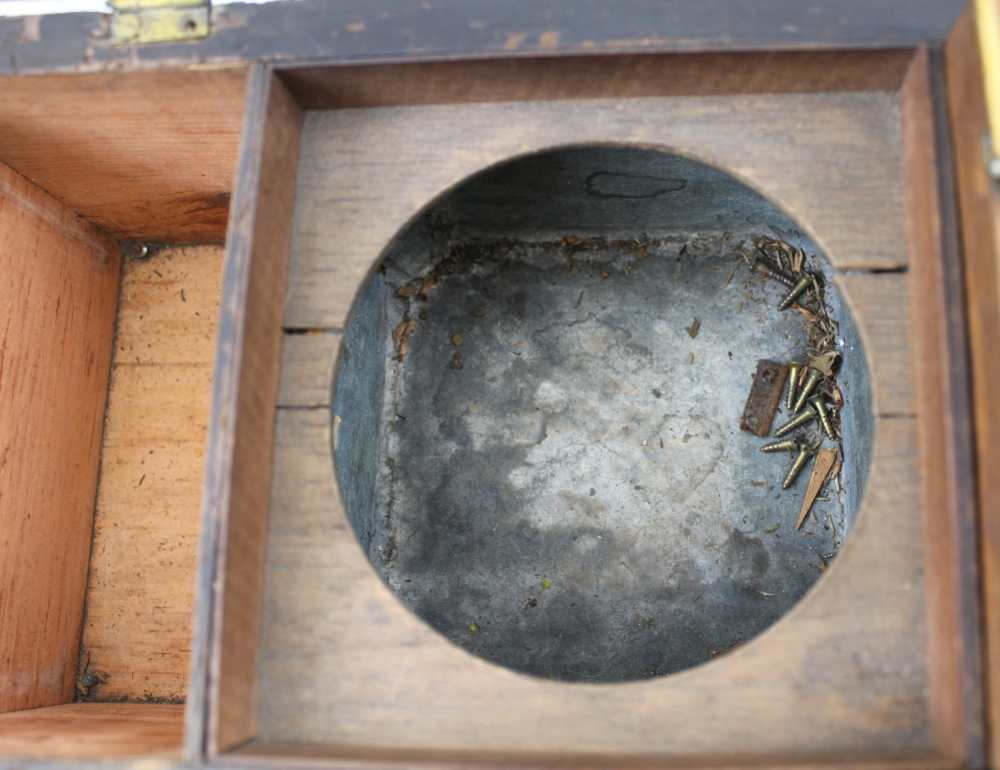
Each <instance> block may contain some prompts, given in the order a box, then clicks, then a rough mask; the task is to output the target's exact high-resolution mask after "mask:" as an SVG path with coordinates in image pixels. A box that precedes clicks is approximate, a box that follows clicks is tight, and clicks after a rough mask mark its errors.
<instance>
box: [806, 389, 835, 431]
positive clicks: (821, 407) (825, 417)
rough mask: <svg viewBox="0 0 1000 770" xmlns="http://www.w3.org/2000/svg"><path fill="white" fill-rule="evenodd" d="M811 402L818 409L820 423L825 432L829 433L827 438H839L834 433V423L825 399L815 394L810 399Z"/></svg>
mask: <svg viewBox="0 0 1000 770" xmlns="http://www.w3.org/2000/svg"><path fill="white" fill-rule="evenodd" d="M809 403H810V404H812V407H813V409H815V410H816V416H817V417H819V424H820V425H822V426H823V432H824V433H825V434H826V435H827V438H832V439H835V438H837V437H836V436H835V435H834V433H833V425H832V424H831V423H830V413H829V412H828V411H827V408H826V404H825V403H823V399H822V398H820V397H819V396H813V397H812V398H810V399H809Z"/></svg>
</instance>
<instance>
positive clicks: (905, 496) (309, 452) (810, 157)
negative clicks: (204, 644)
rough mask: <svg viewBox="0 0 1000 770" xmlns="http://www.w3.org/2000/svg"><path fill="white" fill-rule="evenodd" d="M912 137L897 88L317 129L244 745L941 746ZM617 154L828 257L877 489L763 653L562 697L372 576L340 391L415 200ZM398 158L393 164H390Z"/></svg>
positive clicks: (378, 120) (452, 111)
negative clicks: (727, 187) (362, 544)
mask: <svg viewBox="0 0 1000 770" xmlns="http://www.w3.org/2000/svg"><path fill="white" fill-rule="evenodd" d="M776 114H780V115H781V116H783V121H776V120H773V119H771V118H769V117H768V116H773V115H776ZM731 116H732V117H731ZM736 116H738V118H737V117H736ZM737 120H738V123H739V129H737V126H736V122H737ZM899 120H900V116H899V112H898V106H897V102H896V100H895V97H894V96H892V95H890V94H880V93H875V94H832V95H831V94H828V95H766V96H765V95H761V96H755V97H746V96H740V97H729V98H722V97H712V98H688V97H676V98H673V97H672V98H667V99H662V100H660V99H648V100H647V99H642V100H635V101H630V102H622V103H619V102H612V101H607V102H605V101H601V100H595V101H590V100H583V101H579V102H566V103H547V104H522V105H504V106H503V107H499V106H496V107H495V106H493V105H473V106H466V107H464V108H462V109H461V110H458V109H457V108H452V107H424V108H377V109H371V110H343V111H334V112H329V113H316V114H310V115H309V116H308V118H307V122H306V127H305V131H304V136H303V160H302V164H301V169H302V170H301V173H300V183H299V188H298V197H297V201H296V209H297V210H296V224H295V241H294V248H293V258H292V260H293V262H292V268H291V287H292V289H291V296H290V299H289V302H288V304H287V306H286V314H285V324H286V327H289V328H291V329H293V330H294V329H302V330H312V331H313V332H314V333H312V334H301V333H296V334H286V337H285V341H286V346H287V347H286V353H285V358H284V364H283V366H284V371H283V388H282V391H281V405H282V407H285V408H280V409H279V410H278V418H277V420H278V421H277V433H276V444H275V467H274V479H273V485H272V498H271V511H272V516H271V522H270V525H269V531H268V543H267V549H268V562H267V576H268V577H267V582H266V598H265V602H266V603H265V615H264V622H263V624H262V635H261V647H260V652H259V655H260V657H259V668H258V675H259V686H260V688H261V689H262V690H263V691H266V692H267V693H268V697H267V698H263V699H260V700H259V702H258V733H257V738H256V741H255V744H253V745H255V746H257V747H259V748H260V751H261V753H266V751H267V748H266V747H267V746H268V745H275V746H284V747H288V746H299V747H301V748H302V749H303V751H304V752H306V753H310V754H312V755H314V756H322V755H324V754H325V755H327V756H339V755H340V754H341V753H342V752H345V751H346V752H348V754H349V753H350V752H351V751H362V750H370V751H372V752H374V753H375V755H376V756H377V755H378V752H379V751H388V752H392V751H400V752H403V751H406V752H416V754H415V756H419V754H420V752H457V753H458V755H459V756H464V757H466V758H468V757H471V756H473V753H474V754H475V756H482V755H483V753H486V754H487V755H488V754H489V753H490V752H498V753H502V754H504V755H505V756H507V757H528V756H536V757H537V756H542V757H548V758H550V759H551V757H552V756H553V755H555V754H556V753H559V752H563V751H565V750H566V747H568V746H571V747H573V750H574V751H576V752H578V753H579V754H580V755H582V756H592V757H593V756H609V755H614V756H621V755H623V754H630V753H631V754H636V753H638V754H640V755H642V756H645V757H647V758H648V757H652V756H665V755H670V756H689V755H693V754H694V753H699V754H702V753H707V754H712V755H724V756H741V757H749V756H756V757H761V756H767V755H771V756H773V755H776V754H781V755H782V756H788V755H794V756H823V755H831V756H832V755H837V754H843V753H844V752H851V753H852V754H856V755H876V756H885V755H890V754H893V753H896V752H907V753H908V754H919V753H921V752H926V751H930V750H931V749H932V738H931V731H930V725H929V721H928V719H929V717H928V714H929V704H928V700H927V695H926V688H927V685H928V666H929V663H928V658H927V645H926V637H925V634H926V630H927V617H926V611H927V607H926V603H925V599H926V596H925V593H924V583H923V574H924V567H923V563H922V554H923V547H924V546H923V537H924V527H923V519H922V517H921V515H920V512H921V511H922V510H923V502H922V499H921V492H920V485H919V483H918V478H919V459H918V456H917V452H916V442H917V434H918V429H917V421H918V418H917V416H915V415H916V414H917V409H916V406H915V403H916V402H915V400H914V395H913V387H914V386H913V353H912V348H911V347H910V346H909V344H908V333H907V330H908V329H909V328H910V322H909V319H908V314H909V304H910V299H909V291H910V287H909V277H908V275H907V273H906V268H907V265H908V264H909V259H910V255H909V250H908V246H907V244H906V241H905V235H904V232H903V220H904V217H903V208H902V201H903V193H902V169H901V157H900V146H899V140H900V125H899ZM510 125H516V126H517V131H516V132H515V131H513V130H508V129H506V128H505V126H510ZM747 136H752V138H753V139H752V147H753V151H752V152H751V151H748V149H747V142H746V137H747ZM428 137H433V141H428ZM621 140H631V141H639V142H644V143H651V144H662V145H665V146H669V147H672V148H674V149H678V150H680V151H681V152H685V153H690V154H693V155H696V156H698V157H701V158H705V159H708V160H710V161H713V162H715V163H717V164H718V165H720V166H722V167H723V168H725V169H727V170H730V171H735V172H736V173H737V174H738V175H739V176H740V177H741V178H743V179H744V180H748V181H749V182H750V183H751V184H752V185H754V186H755V187H756V188H757V189H759V190H762V191H764V192H765V193H767V194H768V195H771V196H772V197H773V198H774V199H775V200H777V202H778V203H780V204H782V205H783V206H784V207H785V208H786V209H787V210H788V211H789V212H790V213H791V215H792V216H793V217H795V218H797V219H798V221H800V222H801V223H802V224H803V225H804V226H805V227H806V228H807V229H808V231H809V232H810V235H811V236H812V237H814V238H815V239H816V240H817V242H818V243H820V244H821V245H822V246H823V247H824V248H825V250H826V253H827V254H828V256H829V257H830V259H831V260H832V262H833V264H834V266H835V267H836V268H838V269H839V271H840V272H839V273H838V274H837V275H836V276H835V280H836V281H837V282H838V284H839V286H840V288H841V289H842V291H843V292H844V294H845V297H846V299H847V302H848V304H849V305H850V307H851V309H852V311H853V312H854V313H855V317H856V319H857V321H858V324H859V327H860V332H861V336H862V339H863V341H864V343H865V345H866V349H867V353H868V356H869V364H870V366H871V368H872V377H873V382H874V389H875V394H874V403H875V412H876V415H877V416H876V423H875V438H874V446H875V457H874V461H873V466H872V469H871V476H870V478H871V479H872V480H873V481H872V483H871V484H870V486H869V490H868V493H867V495H866V497H865V500H864V503H863V507H862V510H861V512H860V513H859V516H858V520H857V524H856V528H855V531H854V533H853V534H852V535H851V537H850V538H849V539H848V541H847V543H846V544H845V547H844V549H843V551H842V553H841V555H840V556H839V557H838V559H837V560H836V561H835V562H834V563H833V566H832V567H831V569H830V570H829V573H828V574H827V575H826V576H824V577H823V578H822V579H821V580H820V582H819V583H818V584H817V586H816V587H815V588H814V589H813V591H812V592H811V593H810V594H809V595H808V596H807V598H806V599H805V600H804V601H803V602H802V603H801V604H799V605H798V606H797V607H795V608H794V609H793V610H792V611H791V612H790V613H789V614H788V615H787V616H785V617H784V618H783V619H782V620H781V621H780V622H779V623H777V624H776V625H775V626H773V627H772V628H771V629H769V630H768V631H767V632H765V633H764V634H763V635H762V636H761V637H759V638H758V639H757V640H755V641H754V642H753V643H751V644H747V645H745V646H744V647H742V648H740V649H738V650H736V651H734V652H732V653H730V654H727V655H725V656H722V657H720V658H718V659H717V660H715V661H713V662H711V663H709V664H707V665H705V666H702V667H699V668H697V669H694V670H691V671H687V672H682V673H680V674H677V675H674V676H671V677H668V678H665V679H660V680H653V681H646V682H634V683H628V684H612V685H600V686H594V685H585V684H565V683H557V682H552V681H545V680H540V679H536V678H531V677H526V676H522V675H518V674H515V673H513V672H510V671H507V670H505V669H501V668H499V667H496V666H493V665H491V664H489V663H486V662H484V661H482V660H479V659H478V658H475V657H473V656H472V655H470V654H468V653H466V652H465V651H463V650H460V649H458V648H456V647H454V646H452V645H451V644H450V643H448V642H447V641H446V640H445V639H444V638H443V637H441V636H439V635H438V634H437V633H436V632H434V631H433V630H431V629H430V628H429V627H428V626H426V625H425V624H424V623H423V622H422V621H420V620H418V619H417V618H416V617H414V616H413V615H412V614H411V613H410V612H409V611H408V610H406V609H405V608H404V607H403V606H402V605H401V604H400V603H399V602H398V601H397V600H396V599H395V597H394V596H393V595H392V593H391V592H390V591H389V589H387V588H386V587H385V586H384V585H383V584H382V583H381V581H380V580H379V579H378V578H377V576H376V575H375V572H374V571H373V570H372V568H371V567H370V565H369V564H368V562H367V560H366V557H365V556H364V554H363V553H362V551H361V549H360V548H359V547H358V545H357V542H356V540H355V537H354V534H353V531H352V530H351V528H350V525H349V524H348V523H347V521H346V518H345V517H344V514H343V511H342V510H341V507H340V503H339V497H338V493H337V491H336V482H335V480H334V475H333V463H332V459H331V455H330V413H329V410H328V409H327V408H326V405H327V403H328V398H329V395H328V394H329V392H330V383H329V381H328V380H326V381H325V382H324V378H328V377H329V376H330V363H331V361H332V358H333V355H334V354H335V343H336V341H337V339H338V336H337V334H336V332H337V330H339V329H341V328H342V327H343V324H344V321H345V318H346V316H347V312H348V309H349V307H350V303H351V301H352V300H353V297H354V293H355V292H356V290H357V287H358V285H359V282H360V281H361V280H362V279H363V278H364V276H365V275H366V274H367V272H368V270H369V269H370V268H371V266H372V264H373V263H374V261H375V260H376V258H377V257H378V255H379V254H380V252H381V250H382V248H383V247H384V246H385V244H386V243H387V242H388V240H389V239H390V238H391V237H392V236H393V235H394V234H395V233H396V231H397V230H398V229H399V228H400V227H402V226H403V225H404V224H405V223H406V221H407V220H408V218H409V217H411V216H412V215H413V214H414V213H415V212H416V211H418V210H419V209H420V208H421V207H422V206H423V205H425V204H426V203H427V202H428V201H430V200H432V199H433V198H434V197H435V196H436V195H438V194H439V193H440V192H442V191H443V190H445V189H447V188H448V187H449V186H450V185H452V184H454V183H455V182H457V181H459V180H460V179H461V178H463V177H464V176H466V175H468V174H469V173H472V172H474V171H475V170H478V169H481V168H483V167H485V166H488V165H490V164H491V163H493V162H495V161H497V160H500V159H503V158H506V157H509V156H511V155H515V154H520V153H522V152H528V151H531V150H536V149H540V148H543V147H547V146H552V145H556V144H563V143H568V142H573V141H621ZM369 145H370V146H369ZM385 146H392V147H394V148H395V152H396V155H395V158H396V159H397V160H398V163H396V162H394V163H393V164H385V163H384V162H379V157H378V150H377V148H379V147H385ZM408 148H412V149H408ZM821 148H822V149H821ZM383 160H384V159H383ZM869 268H875V269H878V270H881V271H883V272H869ZM884 270H888V271H889V272H884ZM321 330H332V332H331V333H327V334H324V333H322V331H321ZM873 582H874V583H875V584H877V585H878V591H877V592H873V591H872V590H871V589H872V585H873ZM719 692H725V693H726V697H719V695H718V693H719Z"/></svg>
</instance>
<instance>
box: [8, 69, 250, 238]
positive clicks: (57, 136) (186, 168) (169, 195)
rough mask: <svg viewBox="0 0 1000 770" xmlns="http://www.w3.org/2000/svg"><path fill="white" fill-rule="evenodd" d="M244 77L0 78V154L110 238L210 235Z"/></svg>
mask: <svg viewBox="0 0 1000 770" xmlns="http://www.w3.org/2000/svg"><path fill="white" fill-rule="evenodd" d="M245 74H246V70H245V67H243V66H236V67H231V68H228V69H215V70H197V69H195V70H178V71H165V72H139V73H132V74H130V75H128V76H122V75H120V74H118V73H102V74H90V75H79V74H77V75H51V76H46V77H0V93H2V94H3V99H0V161H3V162H5V163H8V164H10V165H11V166H13V167H14V168H16V169H18V170H19V171H20V172H21V173H22V174H24V175H25V176H27V177H28V178H29V179H31V180H32V181H34V182H35V183H36V184H38V185H39V186H41V187H42V188H44V189H45V190H47V191H48V192H50V193H51V194H52V195H53V196H54V197H55V198H58V199H59V200H60V201H62V202H63V203H65V204H66V205H67V206H69V208H70V209H72V210H73V211H75V212H76V213H78V214H79V215H81V216H82V217H84V218H86V219H89V220H90V221H91V222H94V223H95V224H97V225H98V226H100V227H102V228H104V229H105V230H107V231H108V232H110V233H112V234H114V235H116V236H119V237H123V238H135V239H146V240H153V241H174V242H181V243H188V242H196V241H216V242H220V243H221V241H222V239H223V238H224V236H225V232H226V214H227V212H228V210H229V191H230V190H231V189H232V184H233V171H234V169H235V167H236V151H237V146H238V143H239V134H240V124H241V121H242V117H243V98H244V82H245Z"/></svg>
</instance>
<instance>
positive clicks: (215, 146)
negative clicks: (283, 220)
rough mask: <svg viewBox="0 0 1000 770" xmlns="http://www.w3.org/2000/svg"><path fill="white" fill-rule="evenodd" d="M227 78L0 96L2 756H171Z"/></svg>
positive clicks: (229, 166)
mask: <svg viewBox="0 0 1000 770" xmlns="http://www.w3.org/2000/svg"><path fill="white" fill-rule="evenodd" d="M244 87H245V72H244V70H243V69H242V68H237V69H230V70H219V71H215V72H210V73H202V74H200V75H199V76H197V77H195V78H194V79H192V77H191V76H190V74H185V73H150V74H146V75H139V76H137V77H132V78H126V79H124V80H123V79H120V78H116V77H114V76H108V75H94V76H84V77H72V76H70V77H66V76H45V77H39V78H14V79H11V78H8V79H5V82H4V84H3V91H4V102H3V106H2V107H0V125H2V127H3V128H2V131H0V134H2V136H3V139H2V140H0V160H2V161H3V164H4V165H0V255H2V256H0V260H2V262H3V266H2V270H3V274H4V281H3V287H2V292H3V299H2V306H3V315H4V329H5V331H4V336H3V340H4V342H3V346H2V353H0V361H2V363H0V370H2V375H0V381H2V385H0V388H2V393H3V396H2V402H3V409H2V414H3V417H2V418H0V436H2V437H3V438H2V443H3V445H4V447H5V458H6V459H5V461H4V463H3V471H2V482H0V487H2V489H3V493H0V533H2V535H0V576H2V577H0V661H2V662H0V756H2V757H5V758H6V757H19V756H34V757H49V758H55V757H67V758H73V757H92V758H109V757H116V756H174V757H179V756H180V754H181V745H182V736H183V723H184V708H185V706H184V701H185V699H186V693H187V689H188V678H189V659H190V649H191V641H190V640H191V619H192V614H193V603H194V598H195V597H194V574H195V568H196V562H197V553H198V548H197V546H198V541H199V531H200V520H201V487H202V476H203V474H202V466H203V457H204V440H205V434H206V431H207V426H208V411H209V405H210V393H211V380H212V363H213V358H214V350H215V327H216V320H217V313H218V303H219V296H220V295H219V291H220V285H221V269H222V256H223V246H222V240H223V238H224V232H225V224H226V220H227V208H228V198H229V192H228V191H229V189H230V187H231V184H232V182H231V179H232V174H233V170H234V167H235V158H236V154H237V145H238V142H239V134H240V125H241V122H242V106H243V100H244ZM181 104H183V109H180V108H178V107H177V105H181ZM172 105H174V106H172ZM153 113H155V114H156V115H157V116H158V117H157V120H156V121H150V120H149V115H151V114H153ZM69 116H72V117H71V119H70V118H69ZM206 124H210V125H212V126H213V128H214V133H213V134H210V135H206V134H205V133H204V132H203V127H204V126H205V125H206ZM137 126H141V129H136V127H137ZM136 130H138V131H139V135H141V139H139V140H138V141H137V140H136V134H135V131H136ZM195 136H197V137H198V139H199V143H200V147H198V146H194V147H193V146H192V142H191V141H190V139H191V137H195ZM173 242H177V243H183V244H187V245H185V246H180V247H174V246H170V245H169V244H170V243H173ZM199 243H200V244H202V245H193V244H199Z"/></svg>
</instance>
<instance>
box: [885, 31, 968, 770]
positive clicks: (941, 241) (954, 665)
mask: <svg viewBox="0 0 1000 770" xmlns="http://www.w3.org/2000/svg"><path fill="white" fill-rule="evenodd" d="M939 56H940V55H939V53H938V52H937V51H935V50H927V49H923V50H921V51H919V52H918V55H917V56H916V57H915V59H914V62H913V64H912V65H911V67H910V71H909V72H908V73H907V76H906V81H905V83H904V84H903V89H902V92H901V94H900V104H901V116H902V126H903V149H904V161H905V162H904V173H905V177H904V178H905V181H906V227H907V239H908V242H909V243H910V248H911V255H912V259H911V265H912V270H911V274H912V283H913V291H912V294H911V297H910V299H911V308H912V310H911V315H912V317H913V319H914V327H913V336H914V348H913V352H914V367H915V371H914V380H915V383H916V387H915V394H916V397H917V403H919V404H920V420H919V423H918V425H919V431H918V438H919V442H920V443H919V449H920V452H919V458H920V467H921V468H922V469H923V473H922V474H921V478H920V484H921V492H922V497H923V499H924V503H925V508H924V518H925V523H924V527H925V540H926V559H927V611H928V617H929V619H930V626H929V629H930V633H929V636H928V654H929V660H930V664H931V665H930V668H929V671H928V674H929V686H930V709H931V712H930V713H931V719H932V726H933V737H934V740H935V744H936V746H937V748H938V750H939V751H941V752H942V753H944V754H947V755H950V756H953V757H954V758H955V759H956V761H959V762H962V763H963V764H966V765H968V766H971V767H978V766H980V764H981V763H982V757H983V754H982V750H983V746H982V744H983V726H982V717H983V714H982V702H981V679H980V677H981V661H980V646H979V627H978V626H979V612H978V608H977V601H976V598H975V596H976V590H977V585H978V569H977V564H976V549H975V534H974V533H975V517H976V512H975V504H974V499H973V490H974V487H973V483H974V476H973V458H972V448H971V443H972V434H971V430H972V426H971V424H970V419H969V380H968V360H967V357H966V342H965V334H966V330H965V313H964V309H963V296H962V286H961V280H962V277H961V266H960V264H959V258H960V257H959V254H960V252H959V241H958V233H957V229H956V222H955V209H954V206H955V201H954V189H953V187H952V177H951V174H952V169H951V157H950V148H949V144H948V134H947V131H948V128H947V124H946V115H945V114H944V109H945V108H944V102H943V93H942V88H943V84H942V82H941V71H940V58H939Z"/></svg>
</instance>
